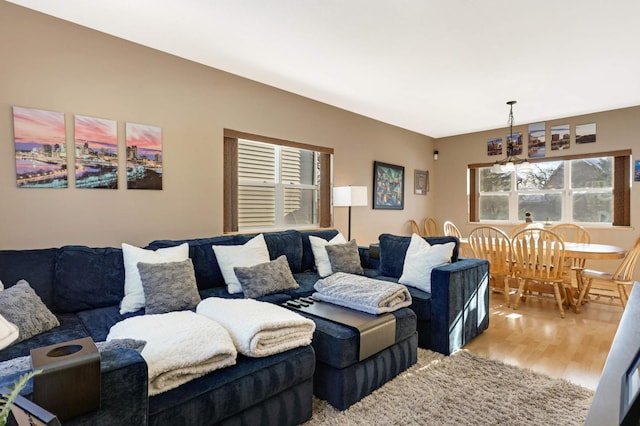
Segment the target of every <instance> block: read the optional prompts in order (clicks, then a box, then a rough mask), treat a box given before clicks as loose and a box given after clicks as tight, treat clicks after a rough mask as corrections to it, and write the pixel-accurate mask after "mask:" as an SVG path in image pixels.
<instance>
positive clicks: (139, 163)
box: [125, 123, 162, 189]
mask: <svg viewBox="0 0 640 426" xmlns="http://www.w3.org/2000/svg"><path fill="white" fill-rule="evenodd" d="M125 130H126V141H127V188H128V189H162V129H161V128H160V127H157V126H150V125H145V124H135V123H126V127H125Z"/></svg>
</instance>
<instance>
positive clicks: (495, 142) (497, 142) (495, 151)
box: [487, 138, 502, 155]
mask: <svg viewBox="0 0 640 426" xmlns="http://www.w3.org/2000/svg"><path fill="white" fill-rule="evenodd" d="M487 154H488V155H502V138H493V139H489V140H488V141H487Z"/></svg>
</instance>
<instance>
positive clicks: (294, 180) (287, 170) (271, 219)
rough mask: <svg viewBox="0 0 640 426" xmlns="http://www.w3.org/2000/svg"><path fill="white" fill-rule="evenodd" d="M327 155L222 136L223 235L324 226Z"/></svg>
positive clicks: (229, 134)
mask: <svg viewBox="0 0 640 426" xmlns="http://www.w3.org/2000/svg"><path fill="white" fill-rule="evenodd" d="M327 151H329V152H330V153H332V151H331V150H328V149H327V148H322V147H314V146H308V145H302V144H298V143H294V142H287V141H281V140H276V139H273V138H266V137H261V136H256V135H248V134H244V133H239V132H235V131H229V130H225V232H234V231H251V230H262V229H289V228H301V227H318V226H328V223H330V218H327V217H326V216H327V213H326V209H323V207H324V206H325V204H326V205H328V204H329V197H328V194H329V192H328V187H329V182H330V179H328V176H329V171H330V164H331V162H330V158H327V157H330V153H327ZM325 197H326V198H325Z"/></svg>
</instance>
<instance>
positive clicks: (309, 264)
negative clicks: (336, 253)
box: [293, 229, 338, 274]
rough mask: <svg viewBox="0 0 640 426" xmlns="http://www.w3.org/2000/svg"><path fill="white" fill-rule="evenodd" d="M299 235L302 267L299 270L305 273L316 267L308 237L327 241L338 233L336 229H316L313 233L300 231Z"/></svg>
mask: <svg viewBox="0 0 640 426" xmlns="http://www.w3.org/2000/svg"><path fill="white" fill-rule="evenodd" d="M300 235H301V236H302V267H301V268H300V272H306V271H312V270H314V269H315V267H316V264H315V258H314V256H313V250H312V249H311V241H309V237H310V236H314V237H319V238H322V239H323V240H326V241H329V240H331V239H332V238H333V237H335V236H336V235H338V231H337V230H336V229H318V230H313V231H301V232H300ZM293 273H294V274H295V273H296V271H293Z"/></svg>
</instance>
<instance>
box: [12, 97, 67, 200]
mask: <svg viewBox="0 0 640 426" xmlns="http://www.w3.org/2000/svg"><path fill="white" fill-rule="evenodd" d="M13 133H14V142H15V148H16V181H17V183H18V188H67V186H68V179H67V174H68V170H67V140H66V131H65V124H64V113H63V112H56V111H45V110H41V109H33V108H24V107H19V106H14V107H13Z"/></svg>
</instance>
